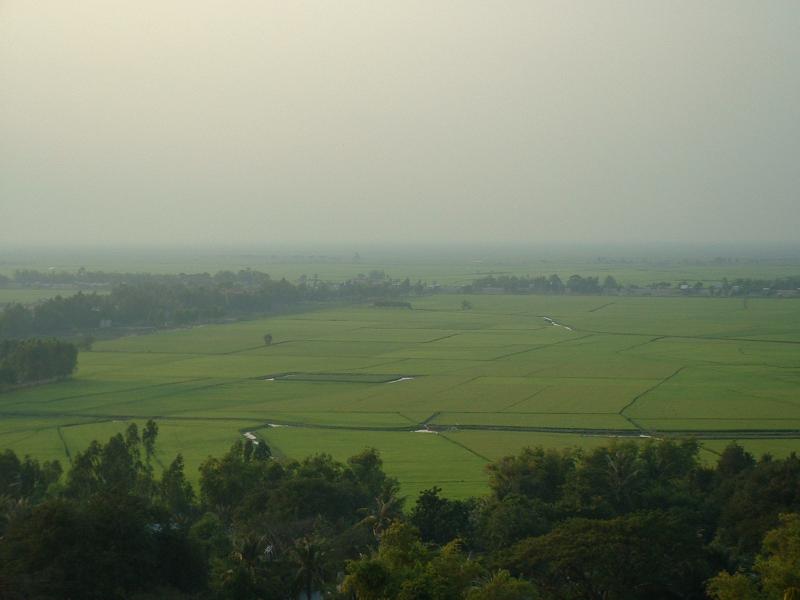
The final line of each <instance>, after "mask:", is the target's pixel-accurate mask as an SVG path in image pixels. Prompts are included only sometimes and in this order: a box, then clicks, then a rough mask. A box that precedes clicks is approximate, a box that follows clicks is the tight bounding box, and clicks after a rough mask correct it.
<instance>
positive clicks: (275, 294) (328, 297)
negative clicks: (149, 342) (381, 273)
mask: <svg viewBox="0 0 800 600" xmlns="http://www.w3.org/2000/svg"><path fill="white" fill-rule="evenodd" d="M25 273H31V272H28V271H26V272H25ZM32 273H38V272H32ZM39 275H41V274H39ZM31 277H32V278H35V277H34V276H33V275H32V276H31ZM135 277H136V278H135V279H133V280H131V281H128V282H126V283H119V284H115V285H114V287H113V288H112V289H111V291H110V293H106V294H100V293H96V292H92V293H83V292H79V293H77V294H75V295H71V296H66V297H61V296H57V297H55V298H52V299H49V300H45V301H43V302H40V303H38V304H35V305H31V306H23V305H20V304H12V305H8V306H6V307H5V309H4V310H3V312H2V313H1V314H0V339H2V338H21V337H27V336H31V335H54V334H59V335H61V334H65V333H72V332H79V331H86V330H91V329H95V328H98V327H101V326H115V327H117V326H122V327H131V326H151V327H165V326H180V325H187V324H191V323H197V322H200V321H204V320H210V319H218V318H220V317H223V316H226V315H246V314H262V313H265V312H268V311H270V310H273V309H280V308H285V307H291V306H295V305H298V304H300V303H302V302H320V301H334V300H353V301H364V300H368V299H371V298H387V297H392V296H397V295H407V294H410V293H414V292H421V291H422V289H424V286H422V284H416V285H412V284H411V282H410V281H409V280H408V279H406V280H405V281H403V282H393V281H391V280H389V279H388V278H385V277H384V278H377V277H376V278H369V277H362V278H358V279H353V280H349V281H346V282H344V283H340V284H329V283H325V282H322V281H320V280H317V279H311V280H309V279H308V278H303V280H302V281H301V282H300V283H298V284H293V283H290V282H289V281H287V280H285V279H280V280H275V279H272V278H270V276H269V275H267V274H266V273H261V272H258V271H252V270H249V269H248V270H242V271H239V272H237V273H234V272H232V271H220V272H219V273H216V274H215V275H209V274H208V273H199V274H193V275H185V274H181V275H136V276H135Z"/></svg>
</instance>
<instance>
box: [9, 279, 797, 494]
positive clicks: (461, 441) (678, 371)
mask: <svg viewBox="0 0 800 600" xmlns="http://www.w3.org/2000/svg"><path fill="white" fill-rule="evenodd" d="M464 299H467V300H469V302H470V303H471V304H472V306H473V308H472V309H471V310H462V308H461V301H462V300H464ZM413 304H414V310H410V311H409V310H401V309H386V308H375V307H371V306H356V307H351V308H338V309H329V310H322V311H318V312H312V313H303V314H295V315H288V316H281V317H275V318H271V319H266V320H254V321H242V322H237V323H233V324H229V325H209V326H203V327H195V328H191V329H183V330H177V331H169V332H161V333H154V334H148V335H138V336H129V337H124V338H119V339H116V340H110V341H102V342H97V343H96V344H95V346H94V349H93V351H92V352H84V353H82V354H81V355H80V357H79V371H78V374H77V375H76V377H75V378H74V379H72V380H70V381H65V382H61V383H56V384H52V385H47V386H43V387H39V388H30V389H23V390H18V391H15V392H11V393H6V394H3V395H2V396H0V415H2V425H1V426H0V448H5V447H10V448H13V449H15V450H16V451H17V452H20V453H30V454H32V455H34V456H36V457H39V458H54V457H57V458H61V459H66V458H67V457H68V455H69V454H70V453H74V451H75V450H77V449H80V448H81V447H83V446H85V445H86V443H88V441H89V440H91V439H94V438H101V439H102V438H107V437H108V436H109V435H110V434H111V433H114V432H116V431H120V430H122V429H123V428H124V426H125V421H126V420H129V419H137V420H139V421H143V420H145V419H146V418H150V417H153V418H156V419H157V420H158V422H159V426H160V427H161V430H162V443H161V444H160V448H161V452H162V453H163V454H164V456H163V460H167V459H168V458H169V456H170V455H172V454H174V453H175V452H178V451H181V452H183V453H184V455H185V458H186V462H187V465H188V467H189V472H193V471H194V470H195V468H196V466H197V465H198V464H199V463H200V462H201V461H202V460H203V458H205V457H206V456H207V455H209V454H220V453H221V452H222V451H223V450H224V449H225V448H226V447H227V446H228V445H229V444H230V443H232V442H233V441H234V440H236V439H237V438H238V437H240V436H241V434H242V432H243V431H252V430H256V429H257V430H258V431H259V433H260V434H261V435H263V437H265V438H266V439H267V441H268V442H269V443H270V444H271V445H273V446H274V447H275V449H276V451H277V453H279V454H285V455H290V456H304V455H306V454H309V453H312V452H330V453H331V454H333V455H334V456H335V457H336V458H339V459H343V458H346V457H347V456H349V455H351V454H353V453H355V452H357V451H358V450H360V449H362V448H363V447H365V446H373V447H376V448H378V449H379V450H381V452H382V453H383V456H384V459H385V464H386V469H387V471H388V472H389V473H391V474H392V475H396V476H397V477H398V478H399V479H400V480H401V482H402V484H403V486H404V488H403V489H404V491H406V492H407V493H413V492H415V491H417V490H419V489H423V488H425V487H430V486H431V485H434V484H436V485H440V486H441V487H442V488H444V489H445V491H446V492H447V493H448V494H450V495H453V496H466V495H470V494H476V493H481V492H482V490H483V489H484V486H485V474H484V472H483V467H484V465H485V464H486V462H487V461H488V460H489V459H494V458H497V457H499V456H501V455H503V454H509V453H512V452H515V451H517V450H518V449H519V448H521V447H522V446H525V445H532V444H543V445H547V446H581V447H591V446H594V445H596V444H598V443H602V442H603V441H605V439H604V438H603V437H602V436H603V435H605V436H608V435H612V434H619V435H669V434H670V432H685V431H692V432H695V433H696V434H697V435H698V436H700V437H704V436H705V437H708V438H713V439H710V440H709V441H708V442H707V443H708V448H709V452H713V451H714V450H718V449H719V448H720V447H721V445H722V444H724V443H725V441H724V439H722V440H720V439H719V438H730V439H736V438H739V439H741V438H743V437H744V438H749V437H752V436H756V435H758V436H764V437H768V436H770V435H772V434H771V433H770V432H781V435H793V434H791V433H789V434H787V433H786V432H787V431H790V430H795V431H800V395H798V393H797V390H798V389H800V385H799V384H800V302H798V301H793V300H775V299H750V300H748V302H746V303H745V302H742V300H737V299H717V298H714V299H709V298H626V297H618V298H599V297H574V296H563V297H543V296H471V297H464V296H457V295H439V296H433V297H426V298H423V299H414V302H413ZM543 316H548V317H550V318H552V319H554V320H555V321H556V322H558V323H561V324H562V325H566V326H568V327H570V328H571V329H568V328H567V327H559V326H553V325H550V324H548V323H547V322H546V321H545V320H544V319H543V318H542V317H543ZM266 332H270V333H271V334H272V335H273V343H272V344H271V345H269V346H265V345H264V344H263V340H262V338H263V335H264V333H266ZM276 375H277V376H278V377H277V378H276V380H274V381H267V380H264V379H263V378H264V377H267V376H272V377H275V376H276ZM401 376H405V377H410V378H413V379H408V380H402V381H394V380H396V379H398V378H399V377H401ZM268 424H273V425H279V426H278V427H274V426H269V425H268ZM426 427H431V428H432V429H435V430H436V431H437V432H438V433H414V430H417V429H425V428H426ZM797 435H798V436H800V433H798V434H797ZM746 443H747V444H751V445H752V447H753V448H754V449H757V451H759V452H761V451H773V452H775V453H776V454H785V453H787V452H789V451H792V450H794V449H795V448H800V444H798V443H797V440H794V439H757V440H751V439H748V441H747V442H746Z"/></svg>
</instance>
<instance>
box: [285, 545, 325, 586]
mask: <svg viewBox="0 0 800 600" xmlns="http://www.w3.org/2000/svg"><path fill="white" fill-rule="evenodd" d="M292 558H293V561H294V563H295V566H296V570H295V574H294V587H295V590H296V591H297V593H298V594H300V595H301V597H304V598H305V600H311V597H312V595H313V594H314V590H315V588H316V589H320V588H321V587H322V586H324V585H325V576H326V574H327V567H328V564H327V561H328V552H327V549H326V547H325V544H324V543H323V542H322V541H320V540H315V539H312V538H309V537H304V538H302V539H301V540H299V541H298V542H297V543H295V546H294V548H293V549H292Z"/></svg>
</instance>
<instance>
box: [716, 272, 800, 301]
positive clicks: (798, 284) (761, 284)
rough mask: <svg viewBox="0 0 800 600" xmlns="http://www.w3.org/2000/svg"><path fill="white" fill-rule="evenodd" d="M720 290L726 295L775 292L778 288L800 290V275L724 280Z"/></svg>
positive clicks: (768, 293)
mask: <svg viewBox="0 0 800 600" xmlns="http://www.w3.org/2000/svg"><path fill="white" fill-rule="evenodd" d="M719 289H720V292H721V293H722V295H725V296H745V295H748V294H764V292H765V291H766V292H767V295H770V294H774V293H775V292H776V291H778V290H800V276H797V277H781V278H777V279H749V278H748V279H734V280H733V281H728V280H727V279H723V280H722V284H721V285H720V286H719Z"/></svg>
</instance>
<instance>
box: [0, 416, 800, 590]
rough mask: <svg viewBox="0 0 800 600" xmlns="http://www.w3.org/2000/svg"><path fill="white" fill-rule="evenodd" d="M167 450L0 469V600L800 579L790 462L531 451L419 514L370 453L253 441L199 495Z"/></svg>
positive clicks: (2, 460) (795, 480)
mask: <svg viewBox="0 0 800 600" xmlns="http://www.w3.org/2000/svg"><path fill="white" fill-rule="evenodd" d="M157 437H158V427H157V425H156V423H155V422H153V421H150V422H148V423H147V424H146V426H145V427H144V429H143V430H142V432H141V433H140V431H139V428H138V427H137V426H136V425H135V424H133V423H131V424H129V426H128V428H127V429H126V430H125V432H124V434H116V435H115V436H113V437H112V438H111V439H109V440H108V442H106V443H105V444H100V443H98V442H92V443H91V444H90V445H89V447H88V448H87V449H86V450H84V451H83V452H80V453H78V454H77V455H76V456H75V457H74V459H73V463H72V467H71V469H70V470H69V472H68V473H67V474H66V476H65V477H64V478H63V479H62V478H61V477H60V476H61V469H60V466H59V465H58V464H57V463H44V464H39V463H38V462H37V461H35V460H32V459H30V458H26V459H24V460H20V459H19V458H17V457H16V455H15V454H14V453H13V452H10V451H6V452H5V453H4V454H2V455H0V499H1V500H0V511H1V512H0V517H2V518H0V597H2V598H4V599H5V598H8V599H10V600H17V599H24V598H37V599H42V600H44V599H48V598H89V599H91V598H98V599H100V598H103V599H113V598H120V599H122V598H137V599H140V600H142V599H148V598H153V599H154V598H176V599H178V598H183V599H189V598H194V599H198V600H199V599H209V600H227V599H257V598H263V599H266V598H287V599H288V598H298V597H300V598H305V597H310V596H311V595H313V594H314V593H317V592H320V593H322V594H323V596H324V597H328V598H334V599H339V598H340V599H342V600H344V599H345V598H346V599H356V600H371V599H382V598H386V599H389V598H398V599H407V600H411V599H430V600H440V599H441V600H445V599H447V600H449V599H460V598H464V599H467V600H489V599H495V600H497V599H503V600H532V599H542V600H555V599H560V598H574V599H587V600H591V599H604V600H615V599H636V598H642V599H644V598H705V597H711V598H717V599H719V600H729V599H732V598H743V599H747V600H754V599H772V598H776V599H778V598H783V597H784V594H785V593H792V592H791V590H792V589H793V588H796V587H797V586H798V583H799V582H798V579H797V575H796V574H797V572H798V567H800V551H798V548H800V517H798V515H797V514H796V513H798V512H800V492H798V490H800V458H798V457H796V456H795V455H791V456H789V457H788V458H786V459H784V460H778V459H774V458H772V457H769V456H764V457H763V458H761V459H759V460H756V459H755V458H754V457H753V456H751V455H750V454H748V453H747V452H745V451H744V450H743V449H742V448H741V447H740V446H738V445H735V444H732V445H730V446H728V447H727V448H726V449H725V450H724V452H723V453H722V454H721V456H720V458H719V461H718V464H717V466H716V468H709V467H704V466H703V465H701V464H700V463H699V461H698V445H697V443H696V442H694V441H691V440H686V441H652V440H650V441H645V442H641V443H636V442H618V443H612V444H610V445H608V446H601V447H598V448H596V449H595V450H593V451H587V452H582V451H578V450H562V451H556V450H545V449H542V448H528V449H525V450H524V451H523V452H521V453H520V454H518V455H516V456H509V457H505V458H503V459H502V460H500V461H497V462H495V463H493V464H492V465H490V466H489V475H490V483H491V486H490V487H491V491H490V493H489V494H488V495H487V496H485V497H481V498H472V499H469V500H464V501H459V500H451V499H447V498H443V497H441V495H440V490H438V489H436V488H432V489H430V490H426V491H424V492H423V493H421V494H420V495H419V497H418V498H417V499H416V503H415V504H414V506H412V507H410V510H409V511H408V512H407V513H405V514H404V513H403V511H402V506H403V498H401V497H399V496H398V490H397V484H396V481H394V480H393V479H392V478H390V477H387V476H386V475H385V474H384V472H383V469H382V461H381V458H380V456H379V455H378V454H377V452H375V451H374V450H370V449H366V450H364V451H362V452H360V453H359V454H357V455H355V456H352V457H351V458H350V459H348V460H347V461H346V463H341V462H338V461H335V460H333V459H332V458H331V457H330V456H329V455H326V454H317V455H314V456H311V457H309V458H306V459H304V460H302V461H295V460H289V459H279V460H276V459H274V458H273V457H272V456H271V452H270V449H269V447H268V446H267V444H266V443H265V442H264V440H263V439H256V440H251V439H248V440H247V441H243V442H237V443H236V444H234V446H233V447H232V448H231V449H230V450H229V451H228V452H227V453H226V454H225V455H223V456H221V457H219V458H211V457H209V458H208V459H207V460H206V461H205V462H204V463H203V465H202V467H201V474H200V485H199V493H196V492H195V490H194V488H193V486H192V485H191V484H190V483H189V482H188V480H187V478H186V475H185V473H184V464H183V459H182V457H181V456H180V455H178V456H177V457H176V458H175V459H174V460H173V461H172V462H171V463H170V464H168V465H166V466H165V467H164V468H162V469H157V468H156V466H155V465H154V464H153V460H154V456H155V445H156V440H157ZM156 471H160V475H157V474H156ZM755 490H759V492H758V493H755ZM782 515H783V516H782ZM707 594H709V595H707Z"/></svg>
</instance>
